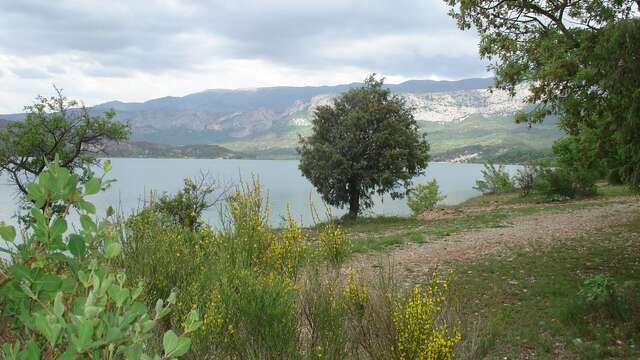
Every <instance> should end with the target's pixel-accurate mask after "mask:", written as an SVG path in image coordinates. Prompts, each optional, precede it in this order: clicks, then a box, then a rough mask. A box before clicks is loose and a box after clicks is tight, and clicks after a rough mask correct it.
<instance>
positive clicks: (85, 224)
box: [80, 214, 98, 232]
mask: <svg viewBox="0 0 640 360" xmlns="http://www.w3.org/2000/svg"><path fill="white" fill-rule="evenodd" d="M80 225H82V228H83V229H84V230H85V231H89V232H96V231H97V230H98V227H97V226H96V223H95V222H93V220H91V218H90V217H89V216H87V215H84V214H83V215H80Z"/></svg>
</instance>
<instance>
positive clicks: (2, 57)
mask: <svg viewBox="0 0 640 360" xmlns="http://www.w3.org/2000/svg"><path fill="white" fill-rule="evenodd" d="M447 12H448V9H447V6H446V4H445V3H444V1H442V0H393V1H390V0H322V1H315V0H270V1H264V0H263V1H258V0H253V1H252V0H224V1H219V0H122V1H121V0H108V1H105V0H99V1H94V0H53V1H52V0H0V18H1V19H2V20H1V21H0V114H1V113H13V112H19V111H21V110H22V109H23V107H24V106H25V105H29V104H31V103H32V102H33V100H34V98H35V97H36V96H37V95H43V96H50V95H52V94H53V84H55V85H56V86H58V87H59V88H62V89H64V93H65V95H67V96H68V97H70V98H73V99H78V100H81V101H83V102H84V103H85V104H86V105H95V104H98V103H102V102H106V101H111V100H121V101H144V100H149V99H152V98H157V97H162V96H183V95H186V94H189V93H194V92H198V91H203V90H206V89H220V88H225V89H232V88H254V87H262V86H278V85H291V86H306V85H333V84H342V83H351V82H356V81H362V80H363V79H364V78H365V77H366V76H367V75H368V74H370V73H372V72H376V73H378V74H381V75H383V76H385V77H386V79H387V82H389V83H398V82H402V81H405V80H409V79H434V80H440V79H446V80H455V79H462V78H469V77H484V76H488V73H487V72H486V69H485V68H486V64H485V63H484V62H482V61H481V60H480V58H479V56H478V36H477V34H475V33H474V32H473V31H464V32H463V31H460V30H458V29H457V28H456V26H455V22H454V20H453V19H451V18H450V17H449V16H448V15H447Z"/></svg>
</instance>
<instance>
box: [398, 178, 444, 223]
mask: <svg viewBox="0 0 640 360" xmlns="http://www.w3.org/2000/svg"><path fill="white" fill-rule="evenodd" d="M446 198H447V197H446V196H445V195H443V194H442V193H441V192H440V187H439V186H438V182H437V181H436V180H435V179H433V180H431V181H429V182H428V183H425V184H420V185H418V186H416V187H415V189H413V190H411V192H410V193H409V195H408V197H407V205H409V208H410V209H411V211H413V215H419V214H422V213H423V212H425V211H427V210H431V209H433V208H434V207H435V206H436V205H437V204H438V203H439V202H440V201H442V200H444V199H446Z"/></svg>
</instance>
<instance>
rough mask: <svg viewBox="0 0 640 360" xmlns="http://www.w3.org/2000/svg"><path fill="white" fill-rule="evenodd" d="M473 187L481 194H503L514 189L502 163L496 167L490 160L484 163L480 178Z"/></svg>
mask: <svg viewBox="0 0 640 360" xmlns="http://www.w3.org/2000/svg"><path fill="white" fill-rule="evenodd" d="M473 188H474V189H476V190H478V191H480V192H481V193H483V194H504V193H508V192H511V191H513V190H514V186H513V182H511V177H510V176H509V173H508V172H507V170H505V167H504V165H498V166H497V167H496V166H495V165H494V164H493V163H490V162H486V163H484V169H483V170H482V180H477V181H476V185H475V186H474V187H473Z"/></svg>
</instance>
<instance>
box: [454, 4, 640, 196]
mask: <svg viewBox="0 0 640 360" xmlns="http://www.w3.org/2000/svg"><path fill="white" fill-rule="evenodd" d="M446 2H447V3H448V4H449V5H450V6H451V15H452V16H453V17H454V18H455V19H456V20H457V22H458V26H459V27H460V28H461V29H469V28H471V27H475V28H476V30H477V31H478V32H479V34H480V55H481V56H482V57H483V58H486V59H489V60H490V62H491V64H490V66H489V68H490V69H491V70H493V71H494V72H495V75H496V86H497V87H498V88H501V89H506V90H508V91H510V92H511V93H514V92H515V91H516V90H517V87H518V85H520V84H525V85H526V86H528V89H529V90H530V95H529V96H528V99H527V100H528V102H530V103H531V104H534V105H535V108H534V110H533V111H530V112H527V113H521V114H519V115H518V116H517V119H516V120H517V121H522V122H529V123H535V122H539V121H542V120H543V119H544V118H545V117H546V116H547V115H549V114H558V115H560V119H561V122H560V126H561V127H562V128H563V129H564V130H565V131H566V132H567V133H568V135H569V136H570V137H572V138H573V139H574V140H575V141H576V142H577V143H578V146H579V147H580V148H581V152H580V153H581V154H582V155H583V156H588V157H590V158H592V159H602V160H604V165H605V166H606V167H607V168H609V169H617V170H619V171H620V172H621V173H622V175H623V178H624V180H626V181H627V182H628V183H629V184H630V185H632V186H634V187H638V186H640V105H638V104H640V19H638V14H639V13H640V0H635V1H632V0H605V1H602V0H581V1H571V0H559V1H546V0H522V1H520V0H519V1H513V0H490V1H483V0H446Z"/></svg>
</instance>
